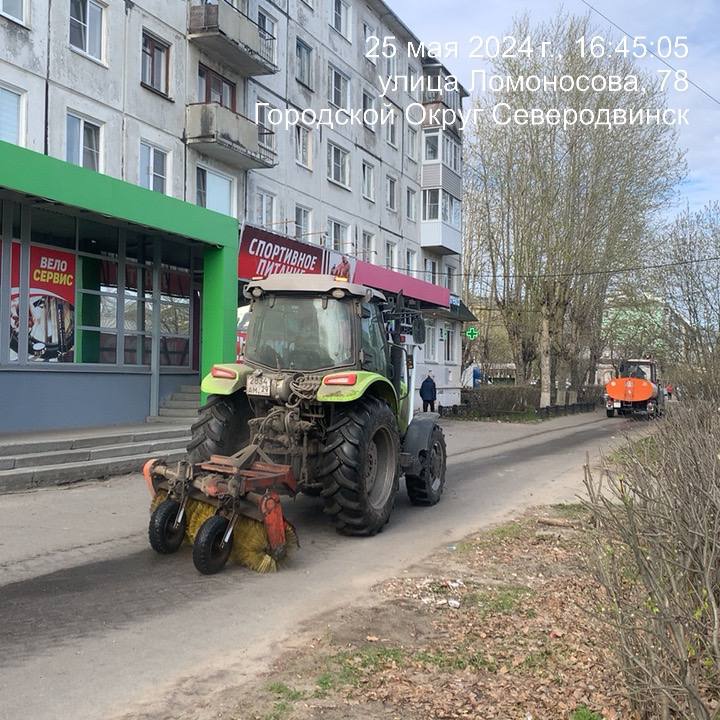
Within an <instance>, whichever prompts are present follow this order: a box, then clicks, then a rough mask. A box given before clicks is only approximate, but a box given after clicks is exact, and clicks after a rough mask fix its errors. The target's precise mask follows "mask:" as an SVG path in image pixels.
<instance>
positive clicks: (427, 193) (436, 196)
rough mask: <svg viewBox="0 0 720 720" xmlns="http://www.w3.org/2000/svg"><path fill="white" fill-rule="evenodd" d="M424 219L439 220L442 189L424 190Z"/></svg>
mask: <svg viewBox="0 0 720 720" xmlns="http://www.w3.org/2000/svg"><path fill="white" fill-rule="evenodd" d="M422 193H423V194H422V197H423V207H422V219H423V220H438V219H439V218H440V190H437V189H436V190H423V191H422Z"/></svg>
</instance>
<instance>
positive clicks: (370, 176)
mask: <svg viewBox="0 0 720 720" xmlns="http://www.w3.org/2000/svg"><path fill="white" fill-rule="evenodd" d="M362 196H363V197H364V198H365V199H366V200H369V201H370V202H375V166H374V165H373V164H372V163H369V162H367V160H363V161H362Z"/></svg>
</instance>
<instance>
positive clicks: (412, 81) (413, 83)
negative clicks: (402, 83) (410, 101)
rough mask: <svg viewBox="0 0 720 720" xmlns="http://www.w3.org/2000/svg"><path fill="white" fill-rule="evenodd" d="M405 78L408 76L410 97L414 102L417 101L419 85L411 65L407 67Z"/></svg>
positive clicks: (416, 74)
mask: <svg viewBox="0 0 720 720" xmlns="http://www.w3.org/2000/svg"><path fill="white" fill-rule="evenodd" d="M407 76H408V93H409V94H410V97H412V98H415V100H419V99H420V85H421V83H420V81H419V80H418V73H417V70H416V69H415V68H414V67H413V66H412V65H408V69H407Z"/></svg>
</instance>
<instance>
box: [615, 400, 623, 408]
mask: <svg viewBox="0 0 720 720" xmlns="http://www.w3.org/2000/svg"><path fill="white" fill-rule="evenodd" d="M613 407H616V408H619V407H622V403H621V402H620V401H619V400H616V401H615V402H614V403H613Z"/></svg>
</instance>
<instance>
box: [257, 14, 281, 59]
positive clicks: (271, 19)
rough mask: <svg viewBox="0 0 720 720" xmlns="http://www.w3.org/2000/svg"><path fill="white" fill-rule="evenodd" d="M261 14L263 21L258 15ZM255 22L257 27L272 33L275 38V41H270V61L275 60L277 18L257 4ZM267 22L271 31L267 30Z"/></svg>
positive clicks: (269, 33)
mask: <svg viewBox="0 0 720 720" xmlns="http://www.w3.org/2000/svg"><path fill="white" fill-rule="evenodd" d="M261 15H262V16H263V17H264V18H265V23H262V22H260V16H261ZM257 18H258V19H257V24H258V26H259V27H261V28H262V29H263V30H264V31H265V32H266V33H268V35H272V36H273V37H274V38H275V42H274V43H272V53H273V56H272V61H273V63H274V62H277V35H278V33H277V28H278V21H277V18H276V17H275V16H274V15H272V14H271V13H269V12H268V11H267V10H266V9H265V8H264V7H262V6H261V5H258V11H257ZM267 23H270V24H271V25H272V31H270V30H268V26H267Z"/></svg>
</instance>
